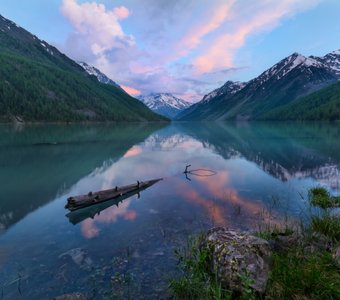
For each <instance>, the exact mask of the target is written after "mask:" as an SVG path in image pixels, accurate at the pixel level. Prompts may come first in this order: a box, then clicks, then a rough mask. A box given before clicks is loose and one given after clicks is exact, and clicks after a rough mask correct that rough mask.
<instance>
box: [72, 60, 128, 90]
mask: <svg viewBox="0 0 340 300" xmlns="http://www.w3.org/2000/svg"><path fill="white" fill-rule="evenodd" d="M77 63H78V64H79V65H80V66H81V67H82V68H83V69H84V70H85V71H86V72H87V73H88V74H89V75H93V76H95V77H97V79H98V81H99V82H101V83H104V84H109V85H113V86H115V87H118V88H121V87H120V85H119V84H117V83H116V82H114V81H113V80H112V79H110V78H109V77H107V76H106V75H105V74H104V73H102V72H101V71H99V70H98V69H97V68H95V67H93V66H90V65H89V64H87V63H85V62H82V61H79V62H77Z"/></svg>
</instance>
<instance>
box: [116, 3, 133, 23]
mask: <svg viewBox="0 0 340 300" xmlns="http://www.w3.org/2000/svg"><path fill="white" fill-rule="evenodd" d="M113 12H114V13H115V15H116V16H117V18H118V19H119V20H123V19H126V18H127V17H128V16H129V15H130V12H129V10H128V9H127V8H126V7H125V6H120V7H116V8H114V9H113Z"/></svg>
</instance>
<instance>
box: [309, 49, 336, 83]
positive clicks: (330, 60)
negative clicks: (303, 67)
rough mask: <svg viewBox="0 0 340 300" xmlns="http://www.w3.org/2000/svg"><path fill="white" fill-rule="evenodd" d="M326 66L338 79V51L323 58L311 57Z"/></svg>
mask: <svg viewBox="0 0 340 300" xmlns="http://www.w3.org/2000/svg"><path fill="white" fill-rule="evenodd" d="M311 58H314V59H316V60H318V61H319V62H321V63H322V64H324V65H325V66H327V67H328V68H329V69H330V70H331V71H332V72H334V74H335V75H336V76H337V77H338V79H340V50H335V51H333V52H331V53H328V54H326V55H325V56H323V57H317V56H311Z"/></svg>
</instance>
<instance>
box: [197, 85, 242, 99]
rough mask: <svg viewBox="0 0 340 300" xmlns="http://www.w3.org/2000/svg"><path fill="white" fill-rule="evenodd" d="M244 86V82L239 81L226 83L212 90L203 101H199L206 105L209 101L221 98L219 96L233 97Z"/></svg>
mask: <svg viewBox="0 0 340 300" xmlns="http://www.w3.org/2000/svg"><path fill="white" fill-rule="evenodd" d="M245 86H246V83H245V82H240V81H236V82H234V81H227V82H226V83H225V84H224V85H223V86H221V87H220V88H218V89H215V90H213V91H212V92H210V93H209V94H207V95H205V96H204V97H203V99H202V100H201V103H207V102H209V101H210V100H211V99H213V98H215V97H217V96H221V95H226V94H229V95H233V94H235V93H237V92H238V91H240V90H242V89H243V88H244V87H245Z"/></svg>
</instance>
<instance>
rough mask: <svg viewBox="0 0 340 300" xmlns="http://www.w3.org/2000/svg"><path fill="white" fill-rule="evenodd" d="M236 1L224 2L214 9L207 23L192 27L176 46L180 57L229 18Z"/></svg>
mask: <svg viewBox="0 0 340 300" xmlns="http://www.w3.org/2000/svg"><path fill="white" fill-rule="evenodd" d="M235 1H236V0H229V1H226V2H227V3H222V4H220V5H217V6H216V7H214V9H213V11H212V13H211V15H210V18H209V20H208V21H207V22H202V23H201V24H199V25H197V26H194V27H193V28H191V29H190V30H189V32H188V33H187V34H186V35H185V36H184V37H183V38H182V39H181V40H180V42H179V43H178V45H177V46H176V47H177V48H179V54H180V56H186V55H187V54H188V53H189V52H190V51H191V50H192V49H195V48H196V47H197V46H199V45H200V44H201V43H202V39H203V38H204V37H205V36H206V35H207V34H209V33H211V32H213V31H214V30H216V29H218V28H219V27H220V26H221V25H222V24H223V23H224V22H225V21H226V20H227V19H228V17H230V12H231V8H232V7H233V5H234V4H235Z"/></svg>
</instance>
